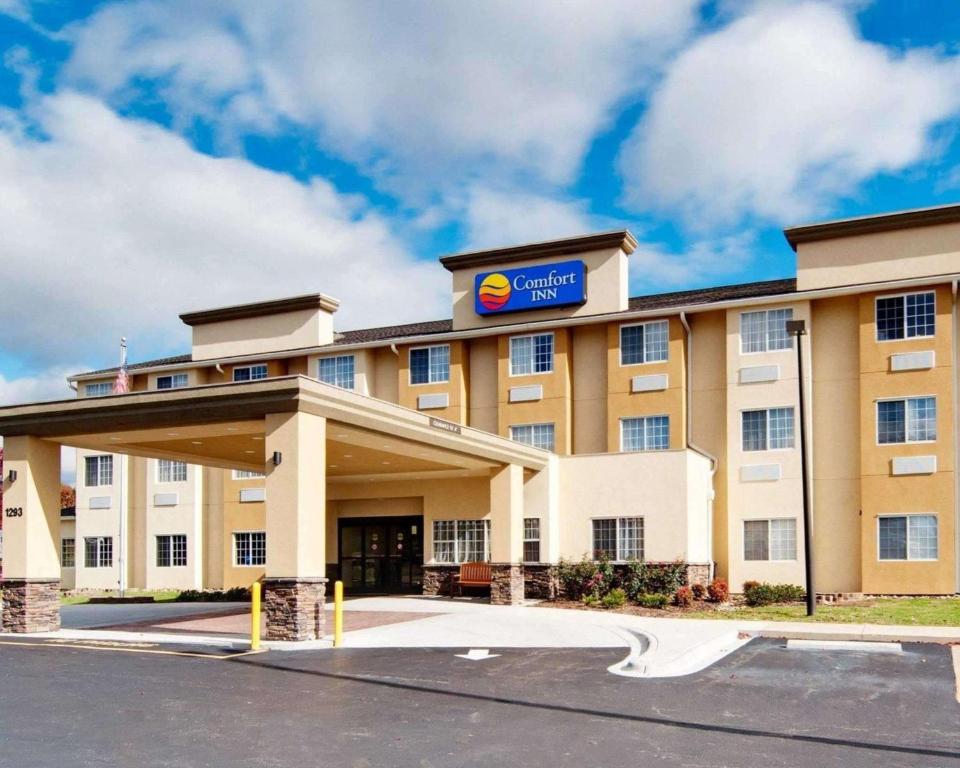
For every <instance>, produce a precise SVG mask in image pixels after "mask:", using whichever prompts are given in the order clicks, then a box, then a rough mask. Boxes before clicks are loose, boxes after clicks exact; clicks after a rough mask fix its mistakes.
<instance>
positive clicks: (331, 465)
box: [327, 464, 337, 469]
mask: <svg viewBox="0 0 960 768" xmlns="http://www.w3.org/2000/svg"><path fill="white" fill-rule="evenodd" d="M327 466H328V467H329V468H330V469H336V468H337V465H336V464H327Z"/></svg>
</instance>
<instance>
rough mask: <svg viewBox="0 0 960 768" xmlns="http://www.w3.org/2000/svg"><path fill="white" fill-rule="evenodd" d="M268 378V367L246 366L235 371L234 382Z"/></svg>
mask: <svg viewBox="0 0 960 768" xmlns="http://www.w3.org/2000/svg"><path fill="white" fill-rule="evenodd" d="M265 378H267V366H266V365H244V366H241V367H239V368H234V369H233V380H234V381H257V380H258V379H265Z"/></svg>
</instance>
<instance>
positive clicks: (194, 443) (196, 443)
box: [190, 440, 203, 445]
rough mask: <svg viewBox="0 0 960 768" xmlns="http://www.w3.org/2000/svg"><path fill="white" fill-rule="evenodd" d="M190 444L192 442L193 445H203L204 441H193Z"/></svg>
mask: <svg viewBox="0 0 960 768" xmlns="http://www.w3.org/2000/svg"><path fill="white" fill-rule="evenodd" d="M190 442H191V443H192V444H193V445H203V441H202V440H191V441H190Z"/></svg>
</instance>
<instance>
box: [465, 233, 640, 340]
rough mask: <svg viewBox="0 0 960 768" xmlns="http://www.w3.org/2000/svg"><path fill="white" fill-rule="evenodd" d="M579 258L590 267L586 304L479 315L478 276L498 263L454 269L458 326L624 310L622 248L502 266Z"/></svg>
mask: <svg viewBox="0 0 960 768" xmlns="http://www.w3.org/2000/svg"><path fill="white" fill-rule="evenodd" d="M576 260H580V261H583V263H584V265H585V266H586V271H587V301H586V302H585V303H584V304H582V305H580V306H574V307H561V308H558V309H538V310H531V311H528V312H516V313H510V314H499V315H497V314H494V315H478V314H477V313H476V311H475V306H474V297H473V292H474V281H475V278H476V276H477V275H480V274H486V273H488V272H496V271H497V267H495V266H484V267H475V268H472V269H458V270H456V271H455V272H453V327H454V330H464V329H467V328H486V327H490V326H495V325H503V323H504V322H517V323H519V322H535V321H537V320H555V319H558V318H563V317H583V316H586V315H596V314H600V313H603V312H622V311H623V310H625V309H626V308H627V288H628V279H627V255H626V254H625V253H624V252H623V251H622V250H620V249H619V248H610V249H606V250H600V251H588V252H586V253H577V254H569V255H566V256H551V257H550V258H545V259H530V260H525V261H521V262H517V263H516V264H505V265H503V266H502V267H501V269H518V268H521V267H527V266H534V265H537V264H556V263H558V262H564V261H576Z"/></svg>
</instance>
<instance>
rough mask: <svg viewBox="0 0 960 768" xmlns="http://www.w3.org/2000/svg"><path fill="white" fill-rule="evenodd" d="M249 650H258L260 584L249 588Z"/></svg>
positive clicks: (254, 583)
mask: <svg viewBox="0 0 960 768" xmlns="http://www.w3.org/2000/svg"><path fill="white" fill-rule="evenodd" d="M250 650H251V651H259V650H260V582H259V581H255V582H253V586H252V587H250Z"/></svg>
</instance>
